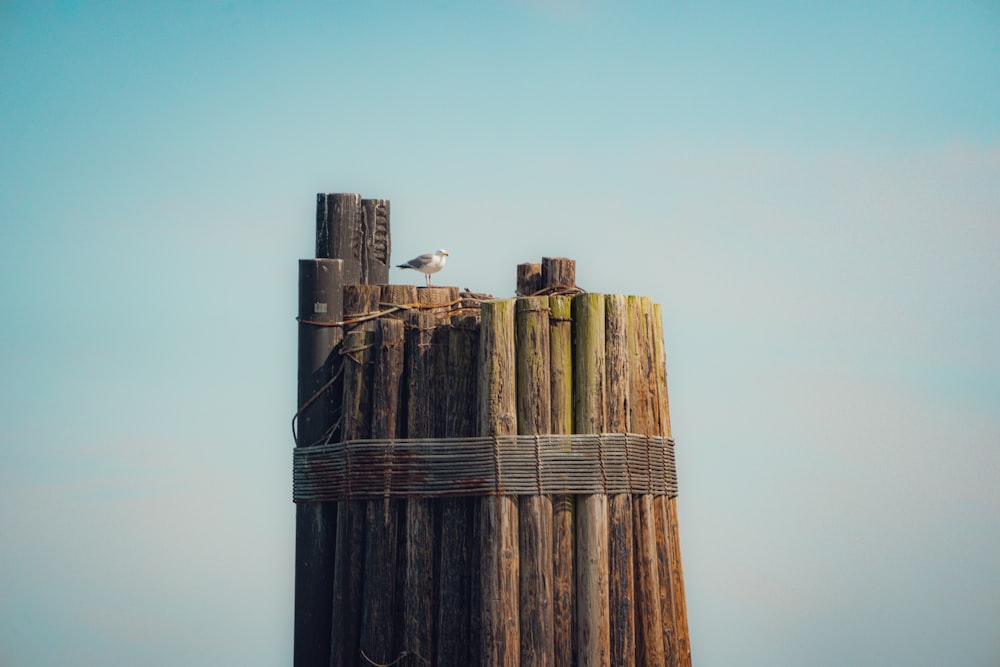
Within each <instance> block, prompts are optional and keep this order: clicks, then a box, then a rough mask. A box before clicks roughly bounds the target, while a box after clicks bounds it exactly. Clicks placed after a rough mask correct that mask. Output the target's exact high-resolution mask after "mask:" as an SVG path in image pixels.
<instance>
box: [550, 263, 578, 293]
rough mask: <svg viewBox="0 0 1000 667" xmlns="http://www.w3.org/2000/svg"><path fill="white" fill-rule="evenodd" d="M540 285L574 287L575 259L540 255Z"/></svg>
mask: <svg viewBox="0 0 1000 667" xmlns="http://www.w3.org/2000/svg"><path fill="white" fill-rule="evenodd" d="M542 287H576V260H572V259H569V258H567V257H542Z"/></svg>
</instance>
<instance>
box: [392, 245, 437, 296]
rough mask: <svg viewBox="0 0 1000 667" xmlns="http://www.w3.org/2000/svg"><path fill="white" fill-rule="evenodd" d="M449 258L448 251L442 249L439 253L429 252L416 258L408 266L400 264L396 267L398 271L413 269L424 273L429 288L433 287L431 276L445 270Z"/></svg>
mask: <svg viewBox="0 0 1000 667" xmlns="http://www.w3.org/2000/svg"><path fill="white" fill-rule="evenodd" d="M447 256H448V251H447V250H444V249H441V250H438V251H437V252H429V253H426V254H424V255H420V256H419V257H414V258H413V259H411V260H410V261H408V262H407V263H406V264H399V265H397V266H396V268H398V269H413V270H415V271H419V272H420V273H423V274H424V275H425V276H426V278H427V286H428V287H431V274H432V273H437V272H438V271H440V270H441V269H443V268H444V263H445V258H446V257H447Z"/></svg>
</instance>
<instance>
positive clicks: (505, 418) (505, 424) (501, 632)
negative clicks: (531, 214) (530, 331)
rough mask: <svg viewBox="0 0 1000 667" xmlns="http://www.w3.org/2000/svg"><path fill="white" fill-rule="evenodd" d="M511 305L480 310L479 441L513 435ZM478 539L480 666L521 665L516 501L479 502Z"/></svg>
mask: <svg viewBox="0 0 1000 667" xmlns="http://www.w3.org/2000/svg"><path fill="white" fill-rule="evenodd" d="M513 368H514V300H513V299H508V300H500V301H489V302H486V303H484V304H483V305H482V325H481V329H480V339H479V428H480V431H481V433H482V435H515V434H516V433H517V402H516V388H515V382H514V380H515V378H514V374H513V373H511V369H513ZM480 521H481V529H480V534H481V536H482V556H481V558H482V571H481V575H482V584H481V588H482V590H481V594H482V599H481V605H482V632H481V633H480V640H481V641H482V664H484V665H489V666H490V667H516V666H517V665H518V663H519V661H520V643H521V625H520V618H519V611H518V597H519V595H518V577H519V573H518V539H517V535H518V528H517V499H516V498H514V497H511V496H487V497H485V498H483V499H482V500H481V501H480Z"/></svg>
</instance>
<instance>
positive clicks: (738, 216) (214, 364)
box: [0, 0, 1000, 667]
mask: <svg viewBox="0 0 1000 667" xmlns="http://www.w3.org/2000/svg"><path fill="white" fill-rule="evenodd" d="M318 192H359V193H361V194H362V195H363V196H365V197H378V198H388V199H390V200H391V202H392V218H391V221H392V247H393V260H396V261H397V262H398V261H404V260H406V259H408V258H409V257H412V256H414V255H416V254H419V253H422V252H427V251H431V250H434V249H436V248H439V247H444V248H447V249H448V251H449V252H450V253H451V255H450V257H449V261H448V266H447V268H446V269H445V270H444V272H442V273H441V274H439V275H438V276H437V277H436V282H438V283H440V284H450V285H456V286H458V287H460V288H465V287H468V288H470V289H472V290H473V291H477V292H490V293H492V294H494V295H496V296H501V297H509V296H513V293H514V279H515V267H516V265H517V264H518V263H521V262H526V261H539V258H540V257H543V256H565V257H572V258H574V259H576V260H577V282H578V283H579V285H580V286H581V287H583V288H584V289H586V290H588V291H591V292H605V293H628V294H642V295H648V296H651V297H652V298H653V299H654V301H655V302H657V303H660V304H662V306H663V312H664V330H665V339H666V349H667V358H668V372H669V386H670V395H671V416H672V423H673V428H674V436H675V438H676V440H677V465H678V477H679V482H680V497H679V499H678V502H679V508H680V529H681V544H682V551H683V558H684V573H685V583H686V588H687V603H688V612H689V622H690V627H691V641H692V653H693V658H694V664H696V665H698V666H699V667H754V666H756V665H768V666H770V667H801V666H804V665H809V666H811V667H826V666H830V667H832V666H834V665H837V666H840V665H853V666H871V667H884V666H891V665H908V666H909V667H919V666H928V667H930V666H934V667H937V666H939V665H945V664H948V665H963V666H967V667H996V665H998V664H1000V632H998V631H997V627H998V621H1000V568H998V567H997V563H998V562H1000V484H998V483H997V482H998V473H1000V5H998V4H997V3H996V2H995V0H984V1H971V0H969V1H967V0H947V1H944V0H926V1H921V2H902V1H899V2H895V1H890V0H867V1H865V2H852V1H849V0H845V1H841V2H786V1H780V0H774V1H756V0H755V1H750V0H748V1H747V2H742V3H732V2H716V1H713V0H709V1H706V2H689V1H687V0H681V1H675V0H667V1H665V2H640V1H635V2H630V1H628V0H620V1H616V2H611V1H604V0H581V1H579V2H575V1H573V0H521V1H514V0H495V1H489V0H477V1H470V2H444V1H432V2H423V3H410V2H397V1H394V0H385V1H380V2H377V3H375V2H369V3H361V2H322V3H320V2H315V3H314V2H304V1H303V2H285V3H270V2H253V1H249V0H245V1H244V0H233V1H229V2H224V1H221V0H220V1H216V0H207V1H204V2H194V1H182V0H178V1H176V2H156V3H154V2H131V3H122V2H115V1H102V2H97V1H94V2H50V1H45V0H39V1H31V2H27V1H23V0H5V1H0V312H2V313H3V323H2V325H0V369H2V372H0V665H2V666H3V667H36V666H47V665H65V664H74V665H80V666H89V665H95V666H97V665H100V666H115V665H123V666H125V665H144V666H147V667H156V666H175V665H192V666H196V667H197V666H201V665H219V664H239V665H244V666H247V667H255V666H258V665H259V666H261V667H265V666H273V665H281V664H288V663H289V662H290V656H291V651H292V617H293V614H292V604H293V596H292V580H293V552H294V549H293V543H294V520H293V519H294V506H293V504H292V502H291V450H292V439H291V431H290V428H289V422H290V418H291V415H292V413H293V412H294V409H295V373H296V371H295V356H296V352H295V345H296V323H295V320H294V317H295V314H296V298H297V297H296V290H297V260H298V259H299V258H304V257H310V256H311V255H312V253H313V225H314V215H315V195H316V193H318ZM393 280H394V281H396V282H403V283H413V284H419V283H420V282H422V276H420V275H418V274H413V273H403V272H398V273H396V274H395V275H393Z"/></svg>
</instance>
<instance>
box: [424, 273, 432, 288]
mask: <svg viewBox="0 0 1000 667" xmlns="http://www.w3.org/2000/svg"><path fill="white" fill-rule="evenodd" d="M424 279H425V280H426V281H427V286H428V287H430V286H431V274H429V273H425V274H424Z"/></svg>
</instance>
